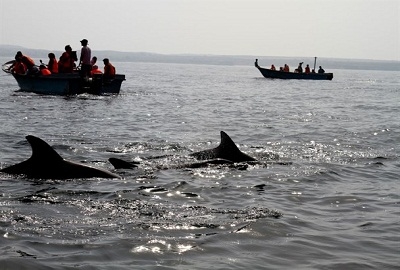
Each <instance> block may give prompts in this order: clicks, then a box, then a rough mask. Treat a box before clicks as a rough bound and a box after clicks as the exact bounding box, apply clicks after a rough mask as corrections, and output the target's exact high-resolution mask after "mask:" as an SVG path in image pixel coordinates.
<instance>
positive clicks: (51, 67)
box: [47, 53, 58, 74]
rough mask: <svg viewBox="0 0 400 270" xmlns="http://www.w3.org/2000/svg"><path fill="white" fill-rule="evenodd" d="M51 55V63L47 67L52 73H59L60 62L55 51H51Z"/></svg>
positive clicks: (49, 55)
mask: <svg viewBox="0 0 400 270" xmlns="http://www.w3.org/2000/svg"><path fill="white" fill-rule="evenodd" d="M47 56H48V57H49V63H48V64H47V68H48V69H49V70H50V72H51V73H52V74H56V73H58V62H57V59H56V56H55V55H54V53H49V54H48V55H47Z"/></svg>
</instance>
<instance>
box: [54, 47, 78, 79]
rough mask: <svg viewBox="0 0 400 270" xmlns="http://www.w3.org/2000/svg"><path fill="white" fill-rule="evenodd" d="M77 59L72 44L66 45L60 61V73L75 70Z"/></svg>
mask: <svg viewBox="0 0 400 270" xmlns="http://www.w3.org/2000/svg"><path fill="white" fill-rule="evenodd" d="M74 62H75V59H74V56H73V52H72V48H71V46H70V45H66V46H65V52H63V54H62V55H61V57H60V60H59V61H58V72H59V73H72V72H73V70H74V65H75V63H74Z"/></svg>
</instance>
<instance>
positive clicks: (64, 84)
mask: <svg viewBox="0 0 400 270" xmlns="http://www.w3.org/2000/svg"><path fill="white" fill-rule="evenodd" d="M12 75H13V76H14V78H15V80H16V81H17V83H18V86H19V87H20V91H23V92H33V93H37V94H43V95H63V96H64V95H77V94H82V93H89V94H96V95H102V94H118V93H119V92H120V89H121V84H122V82H123V81H124V80H125V75H122V74H117V75H116V76H115V78H114V79H112V80H104V78H103V75H102V74H95V76H93V77H92V78H89V79H85V78H81V77H80V76H79V74H77V73H65V74H51V75H47V76H41V75H39V76H36V75H33V76H32V75H19V74H12Z"/></svg>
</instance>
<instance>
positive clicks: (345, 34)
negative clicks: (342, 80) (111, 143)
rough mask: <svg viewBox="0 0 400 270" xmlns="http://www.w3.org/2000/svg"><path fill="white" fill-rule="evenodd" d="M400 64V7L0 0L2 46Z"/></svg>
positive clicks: (399, 0)
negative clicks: (85, 46)
mask: <svg viewBox="0 0 400 270" xmlns="http://www.w3.org/2000/svg"><path fill="white" fill-rule="evenodd" d="M83 38H86V39H88V40H89V47H90V48H91V49H92V51H95V50H113V51H124V52H150V53H161V54H207V55H251V56H260V57H261V56H287V57H292V56H293V57H298V56H304V57H313V56H318V57H328V58H350V59H374V60H397V61H400V0H108V1H105V0H68V1H65V0H0V44H2V45H19V46H23V47H27V48H33V49H48V50H49V51H52V50H57V51H62V50H64V47H65V45H67V44H70V45H71V46H72V48H73V49H74V50H79V49H80V47H81V45H80V42H79V41H80V40H81V39H83Z"/></svg>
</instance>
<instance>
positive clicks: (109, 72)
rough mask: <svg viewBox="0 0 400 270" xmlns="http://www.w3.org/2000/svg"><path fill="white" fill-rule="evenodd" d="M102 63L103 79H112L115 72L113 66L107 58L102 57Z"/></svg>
mask: <svg viewBox="0 0 400 270" xmlns="http://www.w3.org/2000/svg"><path fill="white" fill-rule="evenodd" d="M103 63H104V79H105V80H111V79H114V77H115V73H116V71H115V67H114V66H113V65H112V64H111V63H110V60H109V59H108V58H104V59H103Z"/></svg>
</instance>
